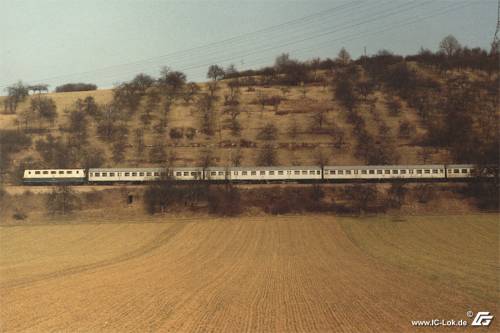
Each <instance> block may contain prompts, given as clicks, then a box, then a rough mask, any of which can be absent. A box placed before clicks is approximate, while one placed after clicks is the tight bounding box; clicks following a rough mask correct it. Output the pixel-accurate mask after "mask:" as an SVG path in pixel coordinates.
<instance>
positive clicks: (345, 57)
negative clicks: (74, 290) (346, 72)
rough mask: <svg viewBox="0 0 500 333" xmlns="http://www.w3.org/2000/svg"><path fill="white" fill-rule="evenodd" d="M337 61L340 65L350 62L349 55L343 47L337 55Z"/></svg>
mask: <svg viewBox="0 0 500 333" xmlns="http://www.w3.org/2000/svg"><path fill="white" fill-rule="evenodd" d="M337 61H338V62H339V63H340V64H342V65H347V64H349V62H351V55H350V54H349V52H347V50H346V49H345V48H341V49H340V51H339V54H338V55H337Z"/></svg>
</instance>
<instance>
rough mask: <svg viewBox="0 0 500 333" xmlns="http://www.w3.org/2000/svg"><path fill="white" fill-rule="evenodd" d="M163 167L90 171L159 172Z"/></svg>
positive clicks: (96, 170) (97, 169) (94, 169)
mask: <svg viewBox="0 0 500 333" xmlns="http://www.w3.org/2000/svg"><path fill="white" fill-rule="evenodd" d="M162 170H164V169H163V168H90V169H89V172H158V171H162Z"/></svg>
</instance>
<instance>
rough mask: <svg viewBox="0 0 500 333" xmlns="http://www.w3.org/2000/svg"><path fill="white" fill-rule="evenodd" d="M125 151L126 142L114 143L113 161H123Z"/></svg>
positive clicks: (121, 140)
mask: <svg viewBox="0 0 500 333" xmlns="http://www.w3.org/2000/svg"><path fill="white" fill-rule="evenodd" d="M126 149H127V142H126V141H125V140H123V139H120V140H118V141H116V142H115V143H114V144H113V149H112V152H113V161H114V162H115V163H120V162H122V161H123V160H124V159H125V150H126Z"/></svg>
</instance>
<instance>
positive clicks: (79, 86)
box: [56, 83, 97, 93]
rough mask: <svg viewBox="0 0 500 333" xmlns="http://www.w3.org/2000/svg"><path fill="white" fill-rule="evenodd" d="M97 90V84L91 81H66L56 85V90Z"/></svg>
mask: <svg viewBox="0 0 500 333" xmlns="http://www.w3.org/2000/svg"><path fill="white" fill-rule="evenodd" d="M90 90H97V86H96V85H95V84H92V83H66V84H63V85H60V86H58V87H56V92H58V93H59V92H69V91H90Z"/></svg>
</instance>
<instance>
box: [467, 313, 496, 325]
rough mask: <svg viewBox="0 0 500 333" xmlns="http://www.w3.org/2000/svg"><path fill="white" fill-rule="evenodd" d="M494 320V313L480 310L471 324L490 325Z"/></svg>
mask: <svg viewBox="0 0 500 333" xmlns="http://www.w3.org/2000/svg"><path fill="white" fill-rule="evenodd" d="M492 320H493V315H492V314H490V313H489V312H487V311H479V312H478V313H477V314H476V318H474V320H473V321H472V324H471V326H490V324H491V321H492Z"/></svg>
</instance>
